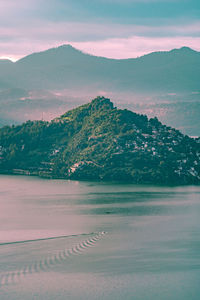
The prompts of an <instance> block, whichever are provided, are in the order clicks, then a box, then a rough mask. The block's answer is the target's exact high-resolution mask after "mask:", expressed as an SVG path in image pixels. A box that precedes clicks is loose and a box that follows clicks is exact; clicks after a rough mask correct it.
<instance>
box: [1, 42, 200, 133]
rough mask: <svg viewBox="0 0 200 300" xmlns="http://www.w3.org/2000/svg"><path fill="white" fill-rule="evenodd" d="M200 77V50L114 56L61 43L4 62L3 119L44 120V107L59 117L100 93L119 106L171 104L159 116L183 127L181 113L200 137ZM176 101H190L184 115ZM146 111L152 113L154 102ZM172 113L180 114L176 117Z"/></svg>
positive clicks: (18, 120) (2, 69)
mask: <svg viewBox="0 0 200 300" xmlns="http://www.w3.org/2000/svg"><path fill="white" fill-rule="evenodd" d="M199 78H200V52H197V51H194V50H192V49H190V48H187V47H183V48H180V49H174V50H171V51H166V52H154V53H150V54H148V55H144V56H142V57H139V58H133V59H119V60H116V59H107V58H103V57H96V56H92V55H89V54H86V53H83V52H81V51H79V50H77V49H75V48H73V47H72V46H70V45H63V46H60V47H58V48H52V49H49V50H47V51H43V52H40V53H34V54H31V55H28V56H26V57H24V58H22V59H20V60H18V61H17V62H15V63H12V62H11V61H9V60H0V123H1V119H5V117H6V119H7V120H10V122H12V121H13V122H14V121H15V122H20V121H24V120H28V119H34V118H41V116H42V112H43V111H46V112H48V115H49V116H50V115H51V114H52V113H56V114H57V115H58V114H59V113H61V112H64V111H65V110H66V109H69V108H71V107H74V106H76V105H78V104H79V103H81V102H82V103H84V102H85V101H86V100H87V99H90V98H91V97H94V96H96V95H97V94H101V95H104V96H109V97H113V98H115V99H116V100H117V103H118V104H119V105H121V106H123V105H125V106H127V105H128V104H134V103H136V102H137V103H141V104H142V105H143V106H144V107H147V106H148V105H149V103H155V102H156V103H159V104H160V103H166V102H168V103H170V104H172V107H171V108H170V109H168V110H166V107H165V108H162V109H161V110H160V111H159V114H158V115H157V116H159V117H160V118H161V119H162V120H164V121H166V122H167V123H168V121H167V120H168V119H169V120H170V121H169V124H170V125H173V126H179V127H181V128H184V126H185V125H184V121H182V119H180V120H179V117H181V118H183V119H184V116H185V117H186V118H187V120H188V121H187V123H188V124H187V127H185V129H184V130H185V132H187V133H188V134H192V135H197V134H199V135H200V132H199V128H200V121H199V118H196V117H195V121H194V115H195V114H196V111H197V110H196V108H197V106H198V110H199V111H200V88H199ZM5 90H6V91H5ZM17 90H18V91H19V90H21V91H22V90H23V91H24V92H23V94H24V95H26V97H25V96H19V93H17V94H16V95H14V92H13V91H17ZM2 92H3V93H7V94H9V93H11V97H10V99H9V97H7V98H4V97H3V94H2ZM173 101H176V102H178V103H180V104H181V103H183V102H187V103H186V107H187V109H185V112H184V114H183V115H181V116H180V115H179V112H178V110H174V109H173ZM193 101H195V104H194V105H193ZM196 101H197V102H198V103H196ZM72 102H73V103H74V104H73V105H72ZM183 105H184V104H183ZM188 106H189V107H190V112H188ZM181 107H182V106H181ZM130 108H131V105H130ZM134 109H135V107H134ZM148 111H151V112H152V114H154V106H151V108H149V110H148ZM155 111H156V112H158V110H155ZM172 111H173V116H174V115H176V118H174V117H173V118H172V115H171V112H172ZM190 115H191V116H192V117H191V118H190V117H188V116H190ZM49 118H50V117H48V118H47V119H49ZM171 120H172V122H171ZM176 120H178V122H177V123H176ZM194 124H196V125H194Z"/></svg>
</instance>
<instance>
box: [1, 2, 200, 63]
mask: <svg viewBox="0 0 200 300" xmlns="http://www.w3.org/2000/svg"><path fill="white" fill-rule="evenodd" d="M199 16H200V2H199V1H197V0H142V1H141V0H140V1H139V0H76V1H74V0H73V1H72V0H48V1H47V0H29V1H27V0H18V1H17V0H6V1H5V0H1V1H0V56H1V57H2V56H4V57H12V58H15V59H17V58H20V57H22V56H24V55H26V54H29V53H32V52H35V51H41V50H45V49H46V48H50V47H55V46H58V45H60V44H63V43H72V44H73V45H76V46H77V47H81V49H84V50H86V51H87V52H90V53H93V54H97V55H104V56H109V57H115V58H116V57H119V58H121V57H123V58H126V57H130V55H131V56H132V57H135V56H138V55H140V53H141V54H143V53H146V52H147V51H156V50H167V49H168V48H174V47H179V46H190V47H193V48H194V49H196V50H200V43H199V37H200V17H199ZM161 43H162V44H161ZM182 43H183V44H182ZM148 49H149V50H148Z"/></svg>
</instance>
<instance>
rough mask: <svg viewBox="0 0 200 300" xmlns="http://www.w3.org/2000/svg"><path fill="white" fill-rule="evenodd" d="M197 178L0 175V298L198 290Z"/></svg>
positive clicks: (193, 295)
mask: <svg viewBox="0 0 200 300" xmlns="http://www.w3.org/2000/svg"><path fill="white" fill-rule="evenodd" d="M199 233H200V187H197V186H183V187H158V186H143V185H131V184H127V185H125V184H111V183H95V182H79V181H65V180H48V179H41V178H37V177H28V176H27V177H25V176H4V175H0V284H1V288H0V299H1V300H4V299H9V300H12V299H13V300H18V299H20V300H23V299H25V300H29V299H31V300H32V299H45V300H46V299H52V300H55V299H56V300H59V299H67V300H71V299H76V300H77V299H88V300H90V299H91V300H95V299H105V300H107V299H109V300H121V299H124V300H129V299H130V300H132V299H135V300H179V299H180V300H188V299H190V300H199V297H200V296H199V295H200V284H199V281H200V234H199Z"/></svg>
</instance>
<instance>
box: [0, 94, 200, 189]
mask: <svg viewBox="0 0 200 300" xmlns="http://www.w3.org/2000/svg"><path fill="white" fill-rule="evenodd" d="M0 172H1V173H14V174H26V175H39V176H44V177H50V178H66V179H80V180H88V179H89V180H117V181H123V182H124V181H125V182H133V183H153V184H200V139H192V138H189V137H188V136H185V135H183V134H182V133H181V132H180V131H178V130H176V129H174V128H171V127H167V126H165V125H163V124H162V123H161V122H159V121H158V119H157V118H152V119H148V118H147V116H145V115H139V114H136V113H134V112H131V111H129V110H126V109H125V110H120V109H117V108H115V107H114V105H113V103H112V102H111V101H110V100H109V99H106V98H104V97H97V98H96V99H94V100H93V101H92V102H90V103H88V104H85V105H82V106H80V107H77V108H76V109H73V110H70V111H68V112H66V113H65V114H63V115H62V116H61V117H59V118H56V119H54V120H52V121H51V122H44V121H33V122H31V121H28V122H26V123H24V124H22V125H19V126H11V127H8V126H7V127H4V128H2V129H0Z"/></svg>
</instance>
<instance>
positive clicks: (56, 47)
mask: <svg viewBox="0 0 200 300" xmlns="http://www.w3.org/2000/svg"><path fill="white" fill-rule="evenodd" d="M61 47H71V48H73V49H75V50H77V51H79V52H81V53H83V54H85V55H90V56H93V57H101V58H105V59H112V60H128V59H136V58H140V57H144V56H146V55H149V54H152V53H162V52H165V53H166V52H171V51H173V50H181V49H183V48H185V49H189V50H192V51H194V52H199V51H197V50H195V49H193V48H191V47H188V46H181V47H179V48H176V47H175V48H171V49H170V50H155V51H150V52H147V53H145V54H143V55H140V56H132V57H128V58H112V57H107V56H101V55H94V54H92V53H89V52H87V51H84V50H81V49H79V48H77V47H75V46H73V45H72V44H70V43H67V44H61V45H59V46H55V47H51V48H47V49H45V50H41V51H36V52H32V53H29V54H27V55H24V56H20V57H18V58H14V57H11V56H5V55H2V56H0V61H3V60H4V61H6V60H7V61H10V62H12V63H16V62H18V61H20V60H21V59H23V58H25V57H28V56H30V55H33V54H39V53H43V52H46V51H49V50H53V49H58V48H61Z"/></svg>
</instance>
